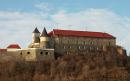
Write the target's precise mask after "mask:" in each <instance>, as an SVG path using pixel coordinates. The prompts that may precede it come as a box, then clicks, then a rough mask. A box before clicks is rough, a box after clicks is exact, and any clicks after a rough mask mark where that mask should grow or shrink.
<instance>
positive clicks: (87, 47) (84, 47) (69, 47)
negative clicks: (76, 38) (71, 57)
mask: <svg viewBox="0 0 130 81" xmlns="http://www.w3.org/2000/svg"><path fill="white" fill-rule="evenodd" d="M63 48H64V49H75V48H76V49H77V48H78V49H90V50H93V49H95V50H100V49H102V48H101V47H94V46H93V47H91V46H64V47H63Z"/></svg>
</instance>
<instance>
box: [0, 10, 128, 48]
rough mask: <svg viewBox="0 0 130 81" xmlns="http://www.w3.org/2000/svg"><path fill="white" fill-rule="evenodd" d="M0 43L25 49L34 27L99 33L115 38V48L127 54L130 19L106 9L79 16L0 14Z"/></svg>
mask: <svg viewBox="0 0 130 81" xmlns="http://www.w3.org/2000/svg"><path fill="white" fill-rule="evenodd" d="M0 23H1V24H0V43H1V46H7V45H8V44H9V43H19V44H20V45H21V46H23V47H26V46H27V45H28V44H29V43H30V42H31V32H32V31H33V29H34V28H35V27H36V26H38V28H39V30H40V31H42V28H43V27H44V26H46V27H47V29H48V30H49V31H50V30H52V29H53V28H59V29H72V30H86V31H101V32H107V33H110V34H112V35H114V36H116V37H117V44H118V45H122V46H123V47H125V48H126V49H127V50H129V51H130V42H129V41H130V37H129V35H130V32H129V30H130V18H129V17H124V16H120V15H118V14H117V13H115V12H113V11H111V10H107V9H87V10H83V11H79V12H73V13H70V12H67V11H65V10H61V11H58V12H56V13H54V14H49V13H41V11H40V12H37V13H28V12H18V11H13V12H10V11H0Z"/></svg>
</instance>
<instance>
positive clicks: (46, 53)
mask: <svg viewBox="0 0 130 81" xmlns="http://www.w3.org/2000/svg"><path fill="white" fill-rule="evenodd" d="M22 54H23V53H22V52H21V53H20V55H22ZM27 54H28V55H29V54H31V52H27ZM40 54H41V55H43V54H44V52H40ZM48 54H49V52H45V55H48Z"/></svg>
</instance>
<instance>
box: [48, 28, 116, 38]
mask: <svg viewBox="0 0 130 81" xmlns="http://www.w3.org/2000/svg"><path fill="white" fill-rule="evenodd" d="M49 35H50V36H76V37H95V38H115V37H114V36H112V35H110V34H108V33H103V32H91V31H74V30H59V29H53V31H51V32H50V33H49Z"/></svg>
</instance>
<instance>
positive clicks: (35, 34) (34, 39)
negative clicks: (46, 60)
mask: <svg viewBox="0 0 130 81" xmlns="http://www.w3.org/2000/svg"><path fill="white" fill-rule="evenodd" d="M39 37H40V32H39V30H38V29H37V28H35V30H34V31H33V32H32V43H40V38H39Z"/></svg>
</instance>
